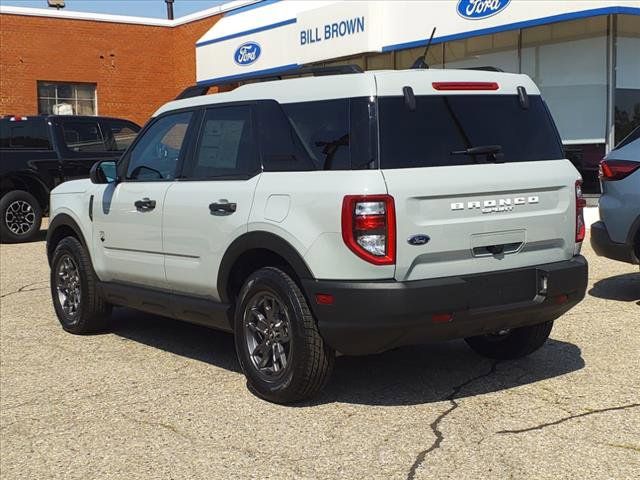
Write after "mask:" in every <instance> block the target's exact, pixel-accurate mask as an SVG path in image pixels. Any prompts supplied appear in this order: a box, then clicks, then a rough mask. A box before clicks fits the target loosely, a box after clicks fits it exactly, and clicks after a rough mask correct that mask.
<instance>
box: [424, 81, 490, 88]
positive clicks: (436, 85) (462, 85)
mask: <svg viewBox="0 0 640 480" xmlns="http://www.w3.org/2000/svg"><path fill="white" fill-rule="evenodd" d="M431 86H432V87H433V88H434V89H435V90H498V88H499V85H498V84H497V83H496V82H433V83H432V84H431Z"/></svg>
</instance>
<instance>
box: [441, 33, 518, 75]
mask: <svg viewBox="0 0 640 480" xmlns="http://www.w3.org/2000/svg"><path fill="white" fill-rule="evenodd" d="M518 37H519V31H518V30H512V31H509V32H500V33H494V34H492V35H482V36H479V37H473V38H465V39H464V40H455V41H453V42H447V43H446V44H445V47H444V62H445V68H470V67H497V68H500V69H502V70H504V71H505V72H509V73H519V70H520V65H519V59H518V40H519V39H518Z"/></svg>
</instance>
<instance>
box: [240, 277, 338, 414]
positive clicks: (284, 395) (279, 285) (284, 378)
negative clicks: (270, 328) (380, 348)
mask: <svg viewBox="0 0 640 480" xmlns="http://www.w3.org/2000/svg"><path fill="white" fill-rule="evenodd" d="M263 297H264V298H272V299H273V300H275V301H277V302H279V303H278V309H279V310H278V309H276V310H277V311H280V313H279V314H278V316H277V318H279V319H283V318H284V319H285V322H286V324H287V325H288V327H287V332H286V334H285V336H286V338H287V339H288V342H287V343H286V349H287V350H286V355H285V357H286V366H284V367H283V368H282V369H281V370H280V371H279V372H278V373H273V372H271V373H268V372H264V371H263V370H261V369H260V368H259V365H256V363H255V362H256V359H255V358H256V356H255V355H251V353H250V352H249V349H250V347H249V343H250V342H251V341H252V340H251V338H252V337H250V336H251V335H252V333H251V332H250V331H249V328H248V323H250V322H249V320H250V319H251V318H254V317H253V316H252V315H251V313H249V312H250V311H251V310H252V309H254V308H252V307H255V303H254V302H259V299H260V298H263ZM271 305H272V306H273V303H272V304H271ZM255 308H257V307H255ZM262 318H263V320H265V319H266V320H267V321H268V317H262ZM273 318H274V317H272V319H273ZM273 321H274V322H276V320H273ZM234 328H235V343H236V352H237V354H238V359H239V360H240V365H241V367H242V371H243V372H244V374H245V376H246V378H247V386H248V387H249V389H250V390H251V391H252V392H253V393H254V394H256V395H257V396H259V397H261V398H263V399H265V400H268V401H270V402H274V403H281V404H286V403H292V402H298V401H302V400H306V399H309V398H311V397H313V396H314V395H316V394H317V393H318V392H320V390H322V388H323V387H324V386H325V385H326V383H327V381H328V380H329V377H330V375H331V371H332V370H333V364H334V362H335V352H334V351H333V350H332V349H331V348H329V347H328V346H327V345H326V344H325V343H324V341H323V340H322V337H321V336H320V333H319V332H318V329H317V326H316V322H315V320H314V318H313V315H312V314H311V310H310V309H309V305H308V304H307V301H306V299H305V297H304V295H303V294H302V292H301V291H300V288H298V285H297V284H296V283H295V282H294V281H293V280H292V279H291V277H290V276H289V275H287V274H286V273H285V272H283V271H282V270H280V269H277V268H272V267H267V268H262V269H260V270H258V271H256V272H254V273H253V274H251V275H250V276H249V278H248V279H247V280H246V282H245V284H244V286H243V287H242V290H241V291H240V295H239V296H238V301H237V305H236V313H235V325H234ZM253 335H254V336H253V339H254V341H255V338H256V337H255V335H257V334H255V333H254V334H253ZM263 338H266V337H265V336H263ZM267 343H268V342H267ZM261 345H262V343H261ZM272 347H274V348H275V345H272ZM257 349H258V347H256V348H255V349H254V350H253V351H254V352H255V351H257ZM272 354H273V351H271V349H270V347H268V345H267V356H271V355H272ZM274 355H275V354H274ZM263 357H264V355H263ZM275 362H276V360H275V357H274V358H273V362H272V363H275ZM265 368H267V367H265Z"/></svg>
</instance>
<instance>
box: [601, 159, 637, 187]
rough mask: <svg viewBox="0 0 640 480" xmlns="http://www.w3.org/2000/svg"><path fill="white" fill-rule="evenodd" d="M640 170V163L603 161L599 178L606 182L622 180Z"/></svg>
mask: <svg viewBox="0 0 640 480" xmlns="http://www.w3.org/2000/svg"><path fill="white" fill-rule="evenodd" d="M639 168H640V162H633V161H630V160H602V161H601V162H600V166H599V168H598V170H599V177H600V180H602V181H604V182H611V181H615V180H622V179H623V178H627V177H628V176H629V175H631V174H632V173H633V172H635V171H636V170H638V169H639Z"/></svg>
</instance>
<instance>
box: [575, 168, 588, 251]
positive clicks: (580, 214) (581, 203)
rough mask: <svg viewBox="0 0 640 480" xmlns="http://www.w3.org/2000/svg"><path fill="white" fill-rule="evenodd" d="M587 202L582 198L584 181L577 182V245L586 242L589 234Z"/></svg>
mask: <svg viewBox="0 0 640 480" xmlns="http://www.w3.org/2000/svg"><path fill="white" fill-rule="evenodd" d="M586 206H587V201H586V200H585V199H584V197H583V196H582V180H577V181H576V243H580V242H582V241H583V240H584V237H585V235H586V233H587V231H586V228H585V224H584V207H586Z"/></svg>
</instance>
